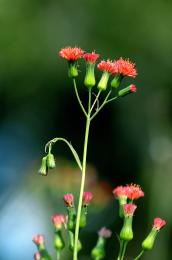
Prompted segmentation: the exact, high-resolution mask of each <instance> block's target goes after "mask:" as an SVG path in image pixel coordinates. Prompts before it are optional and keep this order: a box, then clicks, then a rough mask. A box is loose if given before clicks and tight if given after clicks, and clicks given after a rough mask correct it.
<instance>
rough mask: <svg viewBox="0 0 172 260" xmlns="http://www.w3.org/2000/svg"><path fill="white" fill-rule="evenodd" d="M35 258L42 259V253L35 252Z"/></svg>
mask: <svg viewBox="0 0 172 260" xmlns="http://www.w3.org/2000/svg"><path fill="white" fill-rule="evenodd" d="M34 259H35V260H40V259H41V255H40V253H39V252H36V253H35V254H34Z"/></svg>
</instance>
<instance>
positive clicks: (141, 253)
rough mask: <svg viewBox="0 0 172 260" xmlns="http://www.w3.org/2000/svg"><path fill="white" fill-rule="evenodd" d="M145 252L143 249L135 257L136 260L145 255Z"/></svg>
mask: <svg viewBox="0 0 172 260" xmlns="http://www.w3.org/2000/svg"><path fill="white" fill-rule="evenodd" d="M143 253H144V250H142V251H141V252H140V254H139V255H138V256H137V257H136V258H134V260H138V259H139V258H140V257H141V256H142V255H143Z"/></svg>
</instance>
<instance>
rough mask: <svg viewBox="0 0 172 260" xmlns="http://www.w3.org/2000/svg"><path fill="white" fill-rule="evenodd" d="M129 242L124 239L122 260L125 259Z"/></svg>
mask: <svg viewBox="0 0 172 260" xmlns="http://www.w3.org/2000/svg"><path fill="white" fill-rule="evenodd" d="M127 244H128V242H127V241H124V244H123V249H122V253H121V260H123V259H124V256H125V251H126V248H127Z"/></svg>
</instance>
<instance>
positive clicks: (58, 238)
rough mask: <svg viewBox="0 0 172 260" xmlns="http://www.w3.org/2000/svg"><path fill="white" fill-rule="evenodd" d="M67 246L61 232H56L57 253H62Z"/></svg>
mask: <svg viewBox="0 0 172 260" xmlns="http://www.w3.org/2000/svg"><path fill="white" fill-rule="evenodd" d="M64 246H65V243H64V240H63V238H62V234H61V231H57V232H55V237H54V248H55V249H56V250H57V251H61V250H62V249H63V248H64Z"/></svg>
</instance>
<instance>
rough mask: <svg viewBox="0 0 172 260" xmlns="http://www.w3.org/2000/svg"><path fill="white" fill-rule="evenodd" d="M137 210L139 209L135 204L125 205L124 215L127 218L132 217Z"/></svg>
mask: <svg viewBox="0 0 172 260" xmlns="http://www.w3.org/2000/svg"><path fill="white" fill-rule="evenodd" d="M136 208H137V206H136V205H135V204H125V205H124V215H125V216H126V217H132V216H133V214H134V211H135V210H136Z"/></svg>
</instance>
